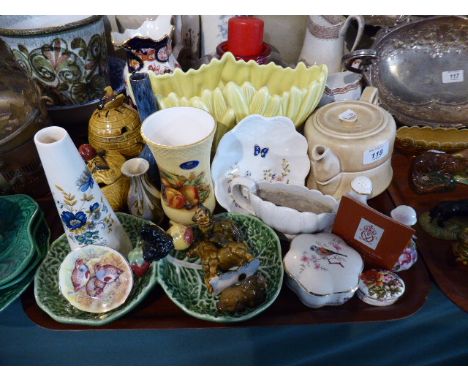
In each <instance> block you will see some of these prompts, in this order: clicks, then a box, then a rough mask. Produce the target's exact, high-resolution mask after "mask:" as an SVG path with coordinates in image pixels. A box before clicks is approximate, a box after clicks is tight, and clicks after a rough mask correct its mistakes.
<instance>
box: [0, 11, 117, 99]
mask: <svg viewBox="0 0 468 382" xmlns="http://www.w3.org/2000/svg"><path fill="white" fill-rule="evenodd" d="M0 36H1V38H2V39H4V40H5V42H6V43H7V44H8V45H9V46H10V48H11V49H12V50H13V54H14V55H15V58H16V60H17V61H18V63H19V64H20V65H21V66H22V67H23V68H24V69H25V70H26V71H27V73H28V74H29V75H30V76H31V77H32V78H34V79H35V80H36V81H37V83H38V84H39V85H40V86H41V88H42V93H43V94H44V95H46V96H48V97H49V98H50V101H51V103H53V104H54V105H74V104H84V103H87V102H89V101H92V100H94V99H97V98H100V97H101V96H102V93H103V91H102V90H103V89H104V87H105V86H106V85H108V84H109V76H108V71H109V68H108V62H107V60H108V57H107V46H106V37H105V31H104V19H103V16H90V17H86V16H3V17H2V19H1V20H0Z"/></svg>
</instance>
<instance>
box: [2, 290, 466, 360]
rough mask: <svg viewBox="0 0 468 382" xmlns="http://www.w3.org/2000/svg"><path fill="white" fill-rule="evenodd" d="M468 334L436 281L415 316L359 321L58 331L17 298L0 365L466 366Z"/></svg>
mask: <svg viewBox="0 0 468 382" xmlns="http://www.w3.org/2000/svg"><path fill="white" fill-rule="evenodd" d="M311 314H313V312H312V313H311ZM467 333H468V314H466V313H464V312H463V311H462V310H461V309H460V308H458V307H457V306H456V305H454V304H453V303H452V302H451V301H450V300H449V299H447V298H446V297H445V296H444V295H443V294H442V292H441V291H440V290H439V289H438V288H437V287H436V286H435V285H434V284H433V285H432V288H431V292H430V294H429V296H428V300H427V302H426V304H425V305H424V306H423V307H422V308H421V310H419V311H418V312H417V313H416V314H414V315H413V316H411V317H408V318H406V319H402V320H396V321H386V322H377V323H353V324H309V325H281V326H269V327H233V328H217V329H213V328H211V329H172V330H168V329H164V330H157V329H147V330H100V331H96V330H94V331H93V330H81V331H76V330H74V331H71V330H70V331H63V330H61V331H56V330H49V329H44V328H42V327H40V326H38V325H36V324H35V323H34V322H32V321H31V320H30V319H29V317H28V316H27V315H26V314H25V312H24V310H23V306H22V304H21V301H20V300H17V301H16V302H14V303H13V304H12V305H10V306H9V307H8V308H7V309H5V310H4V311H3V312H2V313H1V314H0V338H1V339H2V345H1V346H0V365H429V364H444V365H453V364H457V365H460V364H461V365H467V364H468V334H467Z"/></svg>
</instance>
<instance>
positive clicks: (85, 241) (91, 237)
mask: <svg viewBox="0 0 468 382" xmlns="http://www.w3.org/2000/svg"><path fill="white" fill-rule="evenodd" d="M75 238H76V241H77V242H78V243H79V244H81V245H90V244H94V243H95V240H97V239H99V231H87V232H85V233H84V234H82V235H77V236H76V237H75Z"/></svg>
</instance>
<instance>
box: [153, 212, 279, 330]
mask: <svg viewBox="0 0 468 382" xmlns="http://www.w3.org/2000/svg"><path fill="white" fill-rule="evenodd" d="M217 216H218V217H227V218H230V219H232V220H233V221H234V222H235V223H236V224H237V226H238V227H239V229H240V230H241V232H242V233H243V236H244V237H245V239H246V241H247V243H248V245H249V247H250V249H251V250H252V254H253V255H254V256H255V257H258V258H259V259H260V268H259V270H258V272H260V273H261V274H262V275H263V276H264V277H265V279H266V282H267V298H266V300H265V302H264V303H263V304H261V305H260V306H258V307H256V308H253V309H250V310H246V311H244V312H243V313H241V314H234V315H231V314H225V313H220V312H218V310H217V308H216V304H217V302H218V297H216V296H214V295H213V294H211V293H210V292H209V291H208V289H207V288H206V286H205V284H204V280H203V271H202V270H199V269H192V268H188V267H184V266H180V265H175V264H173V263H171V262H170V261H169V260H167V258H166V259H163V260H161V261H160V262H159V263H158V281H159V283H160V284H161V286H162V288H163V289H164V291H165V292H166V294H167V296H168V297H169V298H170V299H171V300H172V301H173V302H174V303H175V304H176V305H177V306H178V307H179V308H181V309H182V310H183V311H184V312H186V313H187V314H189V315H191V316H193V317H196V318H199V319H201V320H206V321H213V322H223V323H231V322H239V321H245V320H248V319H251V318H252V317H254V316H256V315H258V314H260V313H261V312H263V311H264V310H265V309H267V308H268V307H269V306H270V305H271V304H272V303H273V302H274V301H275V299H276V298H277V297H278V294H279V292H280V290H281V285H282V283H283V264H282V256H281V246H280V242H279V239H278V236H277V235H276V233H275V232H274V231H273V230H272V229H271V228H270V227H268V226H267V225H265V224H264V223H263V222H262V221H260V220H259V219H257V218H255V217H252V216H249V215H242V214H238V213H234V212H230V213H224V214H219V215H217ZM173 256H174V257H176V258H177V259H179V260H184V261H188V262H193V260H192V259H188V258H186V256H185V254H184V253H183V252H177V251H176V252H175V253H174V254H173Z"/></svg>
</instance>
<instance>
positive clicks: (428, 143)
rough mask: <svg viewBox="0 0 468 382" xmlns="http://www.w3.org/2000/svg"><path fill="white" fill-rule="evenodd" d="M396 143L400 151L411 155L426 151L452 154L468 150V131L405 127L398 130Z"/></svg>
mask: <svg viewBox="0 0 468 382" xmlns="http://www.w3.org/2000/svg"><path fill="white" fill-rule="evenodd" d="M395 143H396V146H397V148H398V149H399V150H401V151H403V152H406V153H409V154H418V153H422V152H424V151H426V150H440V151H445V152H447V153H451V152H456V151H461V150H464V149H467V148H468V129H457V128H456V127H451V128H448V127H431V126H403V127H400V128H399V129H398V130H397V134H396V142H395Z"/></svg>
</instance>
